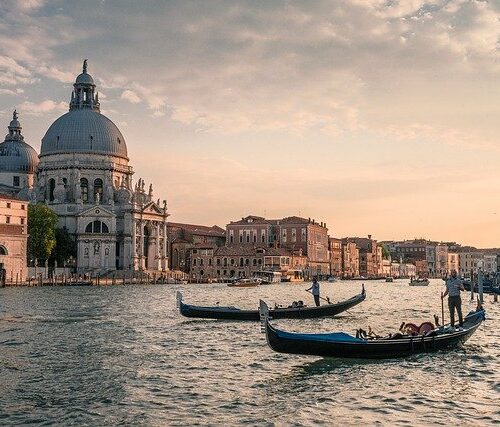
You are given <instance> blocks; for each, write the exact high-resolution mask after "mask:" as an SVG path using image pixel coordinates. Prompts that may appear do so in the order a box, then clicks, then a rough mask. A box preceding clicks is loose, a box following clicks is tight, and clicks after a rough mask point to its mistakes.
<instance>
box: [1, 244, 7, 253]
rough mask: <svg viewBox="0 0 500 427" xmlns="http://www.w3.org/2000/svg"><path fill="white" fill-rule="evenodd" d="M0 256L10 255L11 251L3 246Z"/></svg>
mask: <svg viewBox="0 0 500 427" xmlns="http://www.w3.org/2000/svg"><path fill="white" fill-rule="evenodd" d="M0 255H9V251H8V250H7V248H6V247H5V246H3V245H0Z"/></svg>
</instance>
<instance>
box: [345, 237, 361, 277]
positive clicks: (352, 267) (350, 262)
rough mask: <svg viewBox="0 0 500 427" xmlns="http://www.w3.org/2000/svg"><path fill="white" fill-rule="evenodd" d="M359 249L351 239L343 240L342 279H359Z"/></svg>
mask: <svg viewBox="0 0 500 427" xmlns="http://www.w3.org/2000/svg"><path fill="white" fill-rule="evenodd" d="M359 275H360V274H359V248H358V247H357V246H356V243H354V242H351V241H350V240H349V239H347V238H344V239H342V277H344V278H346V279H352V278H354V277H359Z"/></svg>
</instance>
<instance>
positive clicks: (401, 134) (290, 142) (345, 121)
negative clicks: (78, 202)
mask: <svg viewBox="0 0 500 427" xmlns="http://www.w3.org/2000/svg"><path fill="white" fill-rule="evenodd" d="M499 20H500V2H499V1H498V0H490V1H488V0H439V1H437V0H436V1H422V0H404V1H403V0H401V1H398V0H351V1H341V0H339V1H334V2H331V1H320V0H316V1H314V2H311V1H303V2H299V1H297V2H295V1H278V0H275V1H238V0H232V1H216V0H200V1H189V0H182V1H144V2H142V1H141V2H138V1H135V0H130V1H128V0H122V1H118V0H115V1H108V0H102V1H91V0H89V1H85V2H83V1H59V0H19V1H14V0H5V1H2V2H0V126H1V123H3V124H4V126H5V128H4V130H5V132H6V133H7V129H6V127H7V125H8V122H9V121H10V119H11V117H12V110H13V109H14V108H17V109H18V112H19V114H20V116H19V117H20V120H21V123H22V126H23V134H24V136H25V139H26V141H27V142H28V143H30V144H31V145H32V146H33V147H34V148H35V149H36V150H37V151H39V149H40V141H41V138H42V137H43V135H44V133H45V132H46V130H47V129H48V127H49V126H50V124H51V123H52V122H53V121H54V120H55V119H56V118H57V117H59V116H60V115H62V114H63V113H65V112H66V111H67V110H68V102H69V99H70V95H71V90H72V83H73V82H74V79H75V77H76V76H77V75H78V74H79V73H80V72H81V67H82V61H83V59H84V58H88V72H89V73H90V74H91V75H92V76H93V77H94V80H95V81H96V84H97V89H98V91H99V98H100V102H101V112H102V113H103V114H105V115H106V116H108V117H109V118H110V119H111V120H113V121H114V122H115V124H116V125H117V126H118V127H119V128H120V130H121V131H122V133H123V135H124V137H125V139H126V142H127V147H128V152H129V157H130V163H131V165H132V166H133V168H134V171H135V175H134V176H135V179H138V178H140V177H142V178H143V179H144V180H145V181H146V183H147V185H149V183H150V182H152V183H153V186H154V190H155V198H156V197H160V198H161V199H167V201H168V207H169V211H170V213H171V217H170V219H171V220H172V221H176V222H188V223H197V224H205V225H214V224H217V225H220V226H223V227H224V226H225V224H227V223H228V222H229V221H233V220H238V219H240V218H242V217H243V216H246V215H249V214H253V215H260V216H265V217H268V218H279V217H284V216H291V215H300V216H303V217H306V218H307V217H311V218H314V219H316V220H317V221H319V222H321V221H323V222H326V223H327V226H328V228H329V233H330V235H332V236H336V237H343V236H366V235H368V234H371V235H372V236H373V237H374V238H376V239H378V240H390V239H391V240H392V239H411V238H416V237H424V238H428V239H435V240H440V241H441V240H442V241H458V242H461V243H462V244H469V245H474V246H478V247H500V197H499V189H500V188H499V187H500V185H499V184H500V21H499Z"/></svg>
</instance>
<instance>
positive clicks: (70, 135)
mask: <svg viewBox="0 0 500 427" xmlns="http://www.w3.org/2000/svg"><path fill="white" fill-rule="evenodd" d="M61 153H96V154H107V155H111V156H117V157H122V158H125V159H127V160H128V156H127V146H126V144H125V138H123V135H122V134H121V132H120V130H119V129H118V128H117V127H116V125H115V124H114V123H113V122H112V121H111V120H109V119H108V118H107V117H106V116H104V115H102V114H101V113H99V112H98V111H94V110H90V109H81V110H78V109H77V110H71V111H70V112H69V113H66V114H64V115H62V116H61V117H59V118H58V119H57V120H56V121H55V122H54V123H52V125H51V126H50V128H49V129H48V130H47V133H46V134H45V136H44V137H43V138H42V147H41V149H40V156H46V155H48V154H61Z"/></svg>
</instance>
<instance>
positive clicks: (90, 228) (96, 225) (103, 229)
mask: <svg viewBox="0 0 500 427" xmlns="http://www.w3.org/2000/svg"><path fill="white" fill-rule="evenodd" d="M85 233H109V228H108V226H107V225H106V224H105V223H104V222H101V221H93V222H89V223H88V224H87V227H85Z"/></svg>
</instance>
